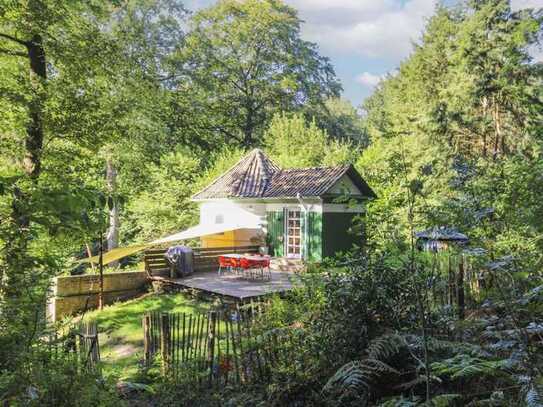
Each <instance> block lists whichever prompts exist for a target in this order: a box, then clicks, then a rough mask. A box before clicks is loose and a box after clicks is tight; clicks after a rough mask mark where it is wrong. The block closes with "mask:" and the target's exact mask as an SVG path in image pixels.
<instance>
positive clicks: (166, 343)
mask: <svg viewBox="0 0 543 407" xmlns="http://www.w3.org/2000/svg"><path fill="white" fill-rule="evenodd" d="M160 355H161V356H162V374H163V375H166V374H167V373H168V369H169V362H170V316H169V315H168V314H162V315H161V316H160Z"/></svg>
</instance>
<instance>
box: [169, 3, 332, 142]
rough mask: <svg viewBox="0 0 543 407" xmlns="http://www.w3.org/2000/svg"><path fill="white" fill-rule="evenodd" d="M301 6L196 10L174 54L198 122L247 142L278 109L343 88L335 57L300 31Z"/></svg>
mask: <svg viewBox="0 0 543 407" xmlns="http://www.w3.org/2000/svg"><path fill="white" fill-rule="evenodd" d="M300 23H301V22H300V20H299V18H298V16H297V14H296V11H295V10H294V9H292V8H290V7H289V6H287V5H285V4H284V3H283V2H280V1H276V0H264V1H260V0H249V1H244V2H238V1H234V0H225V1H220V2H218V3H217V4H216V5H214V6H212V7H210V8H207V9H204V10H201V11H199V12H198V13H196V14H195V15H194V16H193V18H192V19H191V22H190V28H189V33H188V35H187V36H186V38H185V45H184V47H183V49H182V50H181V51H180V52H179V54H178V55H177V56H176V58H175V60H174V61H173V62H174V63H175V64H176V67H178V75H179V79H180V81H179V83H180V84H181V86H182V87H183V90H184V91H185V92H187V93H188V94H190V95H191V98H190V99H189V100H187V101H186V103H183V102H181V103H180V108H181V109H183V111H186V112H188V114H190V115H191V116H193V117H198V118H201V119H200V120H196V121H194V120H193V123H192V124H191V128H193V129H194V130H195V132H197V133H201V132H210V131H212V132H213V134H214V138H215V140H216V139H217V138H218V137H220V138H222V140H225V141H226V142H227V143H235V144H238V145H243V146H244V147H245V148H248V147H251V146H252V145H254V144H255V143H258V142H259V140H260V137H261V135H262V132H263V130H264V129H265V127H266V125H267V123H268V120H269V119H270V118H271V116H272V115H273V114H274V113H275V112H278V111H284V110H286V111H291V110H297V109H300V108H301V107H303V106H304V105H308V104H309V105H310V104H318V103H321V102H323V101H324V100H325V99H326V98H328V97H330V96H338V93H339V91H340V89H341V87H340V85H339V83H338V81H337V79H336V77H335V74H334V70H333V68H332V66H331V64H330V62H329V60H328V59H327V58H325V57H323V56H321V55H319V54H318V52H317V48H316V46H315V44H312V43H309V42H307V41H304V40H302V39H301V38H300Z"/></svg>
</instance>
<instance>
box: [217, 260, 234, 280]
mask: <svg viewBox="0 0 543 407" xmlns="http://www.w3.org/2000/svg"><path fill="white" fill-rule="evenodd" d="M231 260H232V259H231V258H230V257H226V256H219V276H220V275H221V273H222V272H223V269H226V270H227V271H231V270H232V261H231Z"/></svg>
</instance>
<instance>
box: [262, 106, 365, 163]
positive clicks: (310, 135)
mask: <svg viewBox="0 0 543 407" xmlns="http://www.w3.org/2000/svg"><path fill="white" fill-rule="evenodd" d="M264 144H265V146H266V149H267V151H268V152H269V154H270V157H271V158H272V159H273V160H274V161H275V162H276V163H277V164H278V165H279V166H281V167H283V168H296V167H298V168H300V167H318V166H330V165H340V164H345V163H349V162H352V161H353V160H354V157H355V156H356V153H357V150H356V148H355V147H354V146H353V144H351V142H349V141H340V140H337V139H330V138H329V137H328V134H327V133H326V130H322V129H321V128H319V127H318V126H317V123H316V121H315V120H312V121H311V122H309V123H307V122H306V120H305V119H304V117H303V116H302V115H301V114H293V115H289V114H286V113H283V114H280V115H279V114H278V115H275V116H274V117H273V119H272V120H271V123H270V127H269V128H268V130H267V131H266V134H265V136H264Z"/></svg>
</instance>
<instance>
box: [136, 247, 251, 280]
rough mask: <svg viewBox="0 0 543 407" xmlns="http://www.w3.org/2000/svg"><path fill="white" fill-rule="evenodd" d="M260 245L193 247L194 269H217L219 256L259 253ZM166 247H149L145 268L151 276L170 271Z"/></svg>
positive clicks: (145, 258) (146, 252) (146, 253)
mask: <svg viewBox="0 0 543 407" xmlns="http://www.w3.org/2000/svg"><path fill="white" fill-rule="evenodd" d="M258 248H259V246H234V247H209V248H203V247H195V248H193V255H194V257H193V261H194V264H193V265H194V271H209V270H217V268H218V267H219V261H218V258H219V256H220V255H221V254H226V253H240V254H242V253H258ZM166 250H167V249H165V248H161V249H149V250H146V251H145V256H144V263H145V270H146V271H147V273H148V274H149V275H151V276H155V275H164V273H168V274H169V273H170V270H171V265H170V263H169V262H168V261H167V260H166V257H165V256H164V255H165V253H166Z"/></svg>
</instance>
